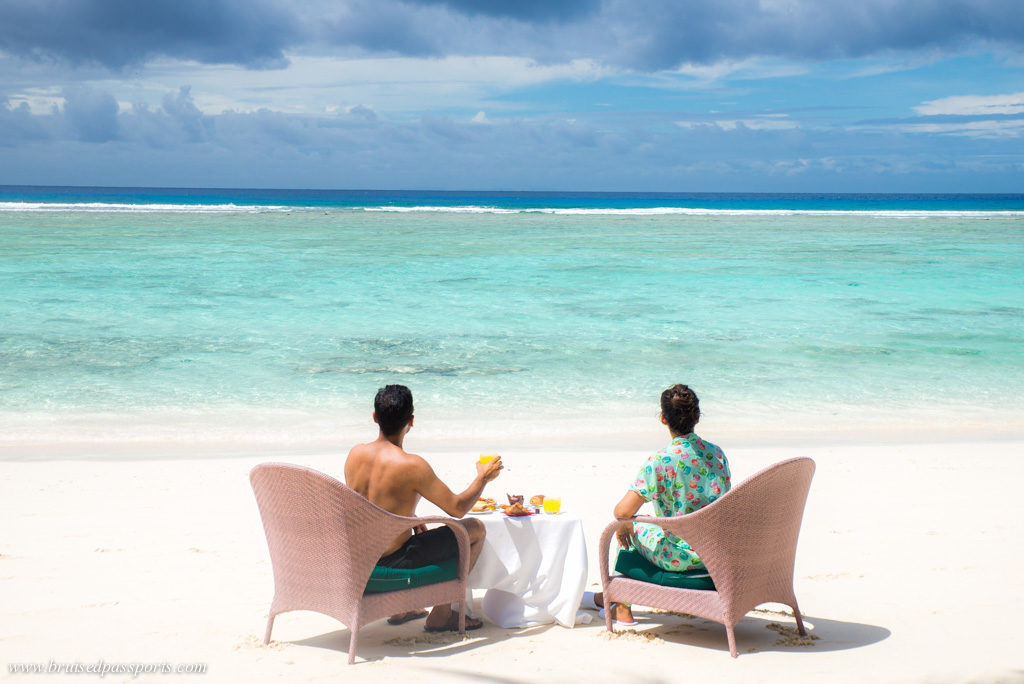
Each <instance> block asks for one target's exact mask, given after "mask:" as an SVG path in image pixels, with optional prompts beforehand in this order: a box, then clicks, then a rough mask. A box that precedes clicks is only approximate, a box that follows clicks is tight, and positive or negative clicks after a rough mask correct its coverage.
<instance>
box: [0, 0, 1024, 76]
mask: <svg viewBox="0 0 1024 684" xmlns="http://www.w3.org/2000/svg"><path fill="white" fill-rule="evenodd" d="M996 43H998V44H1004V45H1010V46H1012V47H1015V48H1019V47H1020V46H1022V45H1024V12H1021V11H1020V8H1019V4H1018V3H1017V2H1016V1H1015V0H945V1H942V2H939V1H928V0H861V1H860V2H856V3H850V2H826V1H825V0H792V1H790V2H778V3H764V2H760V0H717V1H711V0H604V1H603V2H598V0H565V1H564V2H550V1H549V0H523V1H522V2H504V1H503V0H418V1H412V0H409V1H405V2H403V1H401V0H347V1H336V0H304V1H286V0H150V1H148V2H137V1H135V0H7V1H6V2H2V3H0V50H2V51H5V52H7V53H8V54H11V55H15V56H18V57H22V58H34V59H57V60H63V61H67V62H70V63H74V64H82V63H100V64H104V65H106V66H108V67H111V68H115V69H118V68H123V67H125V66H127V65H134V64H139V63H144V62H146V61H147V60H150V59H152V58H155V57H157V56H161V55H163V56H169V57H172V58H178V59H192V60H197V61H200V62H206V63H234V64H241V65H245V66H248V67H255V68H261V67H274V66H282V65H283V64H284V59H285V57H284V55H285V52H286V51H289V50H291V51H298V52H303V53H305V54H323V53H337V52H338V51H339V50H341V51H345V50H350V51H355V52H361V53H371V54H388V55H411V56H440V55H450V54H459V55H507V56H521V57H528V58H533V59H537V60H539V61H544V62H550V61H564V60H568V59H574V58H589V59H593V60H595V61H598V62H601V63H605V64H610V65H616V66H625V67H629V68H634V69H638V70H659V69H668V68H673V67H677V66H679V65H680V64H683V63H687V62H692V63H712V62H716V61H719V60H722V59H743V58H746V57H752V56H781V57H787V58H791V59H797V60H802V59H813V60H821V59H832V58H846V57H860V56H865V55H872V54H880V53H886V52H889V51H913V50H922V49H925V50H944V51H956V50H960V49H964V48H968V47H971V46H977V45H979V44H985V45H987V44H996Z"/></svg>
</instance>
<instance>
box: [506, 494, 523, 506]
mask: <svg viewBox="0 0 1024 684" xmlns="http://www.w3.org/2000/svg"><path fill="white" fill-rule="evenodd" d="M505 496H507V497H508V505H509V506H514V505H515V504H520V505H521V504H522V503H523V495H522V494H506V495H505Z"/></svg>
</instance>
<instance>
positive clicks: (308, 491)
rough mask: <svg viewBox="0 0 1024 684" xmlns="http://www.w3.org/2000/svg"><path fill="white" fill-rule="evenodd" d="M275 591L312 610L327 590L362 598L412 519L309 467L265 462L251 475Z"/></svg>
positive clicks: (337, 595)
mask: <svg viewBox="0 0 1024 684" xmlns="http://www.w3.org/2000/svg"><path fill="white" fill-rule="evenodd" d="M249 481H250V482H251V483H252V488H253V492H254V493H255V494H256V502H257V505H258V506H259V509H260V516H261V517H262V519H263V528H264V531H265V532H266V535H267V545H268V546H269V548H270V561H271V564H272V566H273V569H274V584H275V593H276V594H278V595H280V596H282V597H285V596H286V597H288V598H287V600H288V602H289V603H299V604H304V605H305V606H306V607H312V606H315V605H317V604H318V603H320V602H321V601H322V597H323V594H324V593H325V592H329V593H330V594H332V595H333V596H334V597H335V598H336V599H337V600H338V601H340V602H342V603H350V602H355V603H357V602H358V601H359V599H360V597H361V596H362V594H363V590H364V588H365V586H366V581H367V579H368V578H369V576H370V572H371V571H372V570H373V566H374V565H375V564H376V562H377V560H378V559H379V558H380V555H381V553H383V551H385V550H386V548H387V546H388V544H390V543H391V541H392V540H393V539H394V538H395V537H396V536H397V535H398V534H399V533H400V532H401V531H402V530H403V529H405V528H407V527H408V524H407V523H405V522H404V519H403V518H401V517H399V516H395V515H392V514H391V513H388V512H387V511H385V510H384V509H382V508H379V507H377V506H375V505H374V504H372V503H370V502H369V501H368V500H366V499H365V498H363V497H362V496H361V495H360V494H358V493H357V492H356V491H354V490H353V489H350V488H349V487H347V486H345V485H344V484H342V483H341V482H339V481H338V480H336V479H334V478H333V477H330V476H329V475H325V474H324V473H321V472H319V471H316V470H313V469H311V468H304V467H302V466H297V465H291V464H287V463H262V464H260V465H258V466H256V467H255V468H253V469H252V472H251V473H250V474H249Z"/></svg>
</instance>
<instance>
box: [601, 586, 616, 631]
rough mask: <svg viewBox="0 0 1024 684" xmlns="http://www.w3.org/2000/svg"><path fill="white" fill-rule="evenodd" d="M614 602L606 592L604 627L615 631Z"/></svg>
mask: <svg viewBox="0 0 1024 684" xmlns="http://www.w3.org/2000/svg"><path fill="white" fill-rule="evenodd" d="M612 612H613V611H612V603H611V601H609V600H608V592H605V593H604V628H605V629H606V630H608V631H609V632H614V631H615V618H614V617H613V616H612Z"/></svg>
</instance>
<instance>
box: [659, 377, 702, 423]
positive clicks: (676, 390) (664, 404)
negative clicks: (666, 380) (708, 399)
mask: <svg viewBox="0 0 1024 684" xmlns="http://www.w3.org/2000/svg"><path fill="white" fill-rule="evenodd" d="M661 414H662V415H663V416H665V422H666V423H668V427H669V429H670V430H672V432H674V433H676V434H677V435H688V434H690V433H691V432H693V426H694V425H696V424H697V421H699V420H700V401H698V400H697V395H696V394H694V392H693V390H692V389H690V388H689V387H687V386H686V385H672V386H671V387H669V388H668V389H667V390H665V391H664V392H662V393H661Z"/></svg>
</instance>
